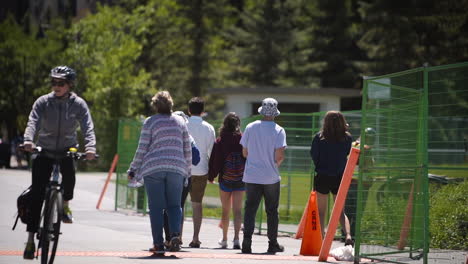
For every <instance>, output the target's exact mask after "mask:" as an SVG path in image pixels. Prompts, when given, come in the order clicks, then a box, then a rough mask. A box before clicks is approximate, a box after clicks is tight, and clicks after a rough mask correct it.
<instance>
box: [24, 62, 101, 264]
mask: <svg viewBox="0 0 468 264" xmlns="http://www.w3.org/2000/svg"><path fill="white" fill-rule="evenodd" d="M75 79H76V73H75V71H74V70H73V69H72V68H69V67H67V66H58V67H55V68H53V69H52V70H51V71H50V82H51V86H52V92H51V93H48V94H45V95H43V96H41V97H39V98H38V99H37V100H36V101H35V102H34V105H33V107H32V110H31V113H30V114H29V120H28V125H27V127H26V130H25V133H24V149H25V151H29V152H30V151H32V150H33V148H34V143H33V141H34V139H35V136H36V135H37V141H36V145H37V146H40V147H42V149H43V151H42V152H41V153H40V154H39V155H38V156H37V157H36V158H35V159H34V160H33V163H32V199H31V200H32V201H33V202H32V203H31V204H30V208H31V212H32V218H31V219H32V220H31V221H30V222H29V223H28V224H27V229H26V230H27V232H29V236H28V242H27V243H26V248H25V250H24V254H23V258H25V259H33V258H34V252H35V245H34V233H35V232H37V230H38V226H39V221H40V214H41V204H42V201H43V200H44V195H45V187H46V185H47V183H48V182H49V178H50V175H51V173H52V169H53V164H54V162H55V160H56V158H60V173H61V174H62V188H63V200H64V213H63V218H62V222H64V223H72V222H73V217H72V212H71V210H70V207H69V205H68V202H69V201H70V200H71V199H73V189H74V187H75V166H74V160H73V159H72V158H71V157H66V153H67V151H68V149H69V148H70V147H77V145H78V141H77V136H76V130H77V128H78V124H79V125H80V127H81V131H82V133H83V135H84V142H85V151H86V159H88V160H91V159H94V158H95V153H96V137H95V134H94V125H93V121H92V119H91V114H90V112H89V109H88V106H87V104H86V102H85V101H84V100H83V99H82V98H80V97H79V96H77V95H76V94H75V93H73V92H71V89H72V88H73V85H74V81H75Z"/></svg>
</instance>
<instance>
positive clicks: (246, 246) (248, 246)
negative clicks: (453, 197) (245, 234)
mask: <svg viewBox="0 0 468 264" xmlns="http://www.w3.org/2000/svg"><path fill="white" fill-rule="evenodd" d="M242 253H244V254H251V253H252V240H250V239H244V240H243V241H242Z"/></svg>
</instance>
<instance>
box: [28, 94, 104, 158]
mask: <svg viewBox="0 0 468 264" xmlns="http://www.w3.org/2000/svg"><path fill="white" fill-rule="evenodd" d="M78 124H80V127H81V131H82V132H83V135H84V142H85V151H86V152H92V153H96V136H95V135H94V124H93V120H92V119H91V114H90V112H89V108H88V105H87V104H86V102H85V101H84V100H83V99H82V98H81V97H79V96H77V95H76V94H75V93H73V92H71V93H70V96H69V97H67V98H58V97H55V96H54V93H53V92H51V93H49V94H46V95H43V96H41V97H39V98H38V99H37V100H36V102H34V105H33V107H32V110H31V113H30V114H29V120H28V126H27V127H26V130H25V132H24V142H33V141H34V137H35V136H36V134H37V142H36V145H38V146H41V147H42V148H44V149H47V150H51V151H65V150H68V148H70V147H75V146H77V145H78V140H77V136H76V129H77V128H78Z"/></svg>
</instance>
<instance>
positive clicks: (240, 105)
mask: <svg viewBox="0 0 468 264" xmlns="http://www.w3.org/2000/svg"><path fill="white" fill-rule="evenodd" d="M267 97H273V98H275V99H276V100H278V109H279V110H280V111H281V103H311V104H313V103H316V104H320V111H329V110H340V107H341V106H340V97H339V96H334V95H313V94H307V95H304V94H298V95H287V94H232V95H226V107H225V112H226V113H227V112H236V113H237V115H239V117H240V118H244V117H248V116H250V114H251V111H252V110H251V108H252V103H261V102H262V100H263V99H264V98H267Z"/></svg>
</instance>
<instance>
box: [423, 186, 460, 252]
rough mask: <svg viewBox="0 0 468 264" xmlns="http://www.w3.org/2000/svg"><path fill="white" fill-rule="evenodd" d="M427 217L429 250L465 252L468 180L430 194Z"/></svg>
mask: <svg viewBox="0 0 468 264" xmlns="http://www.w3.org/2000/svg"><path fill="white" fill-rule="evenodd" d="M431 190H435V188H433V189H431ZM429 215H430V218H429V219H430V224H429V231H430V237H431V244H430V245H431V248H446V249H459V250H467V249H468V180H465V181H464V182H460V183H455V184H449V185H445V186H443V187H441V188H440V189H438V190H437V191H435V192H434V193H432V194H431V200H430V209H429Z"/></svg>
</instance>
